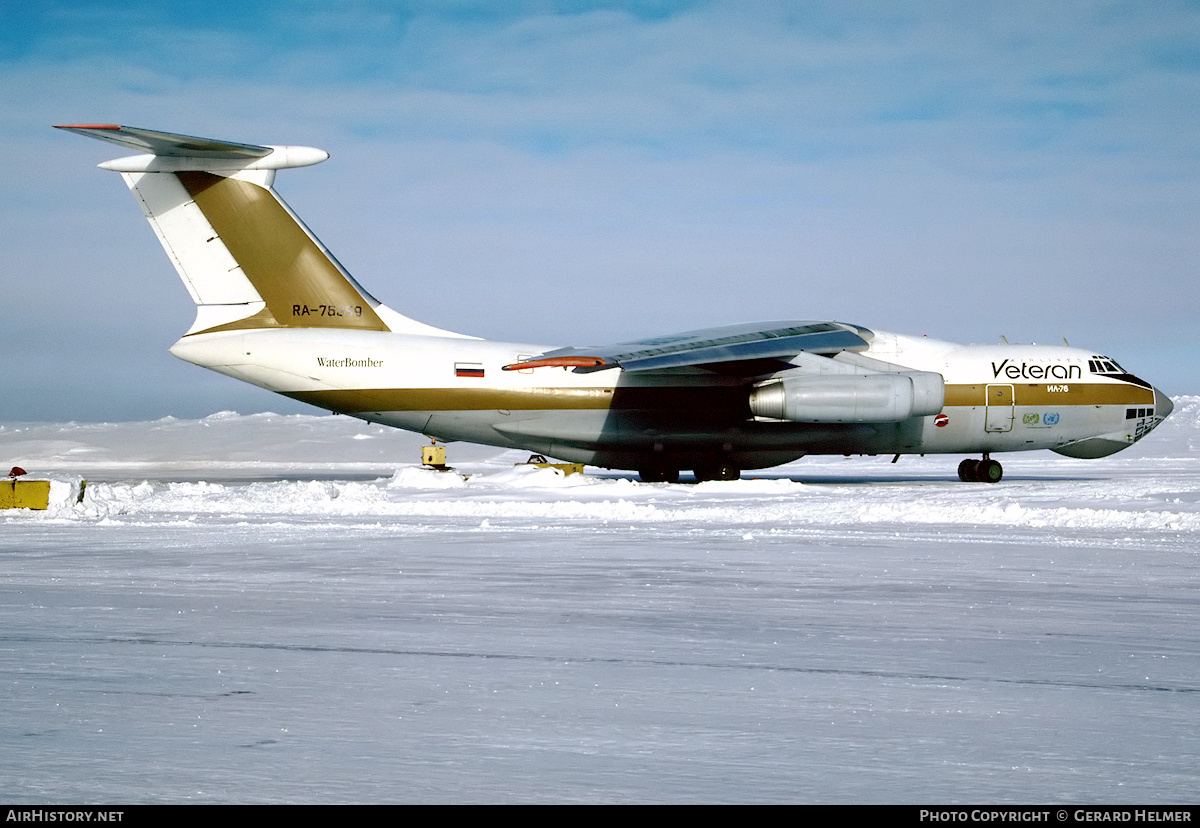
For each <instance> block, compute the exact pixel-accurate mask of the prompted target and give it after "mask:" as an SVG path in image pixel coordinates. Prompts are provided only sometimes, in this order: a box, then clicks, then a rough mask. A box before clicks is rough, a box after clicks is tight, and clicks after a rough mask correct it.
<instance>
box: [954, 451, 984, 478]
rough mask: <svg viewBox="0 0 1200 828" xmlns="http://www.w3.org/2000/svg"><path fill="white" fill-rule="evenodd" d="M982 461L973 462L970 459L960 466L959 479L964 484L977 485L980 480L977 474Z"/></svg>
mask: <svg viewBox="0 0 1200 828" xmlns="http://www.w3.org/2000/svg"><path fill="white" fill-rule="evenodd" d="M980 462H981V461H979V460H972V459H971V458H970V457H968V458H967V459H966V460H964V461H962V462H961V463H959V464H958V479H959V480H961V481H962V482H964V483H975V482H977V481H978V480H979V478H978V476H977V474H978V472H979V464H980Z"/></svg>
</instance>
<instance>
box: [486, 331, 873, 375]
mask: <svg viewBox="0 0 1200 828" xmlns="http://www.w3.org/2000/svg"><path fill="white" fill-rule="evenodd" d="M872 335H873V334H872V333H871V331H869V330H867V329H866V328H861V327H858V326H857V325H846V324H843V323H841V322H815V321H807V320H806V321H790V322H767V323H752V324H743V325H727V326H723V327H718V328H705V329H703V330H697V331H685V332H683V333H679V334H673V335H671V336H660V337H653V338H651V339H641V340H636V341H633V342H621V343H617V344H615V345H607V346H603V347H599V348H559V349H557V350H554V351H547V352H546V353H544V354H541V355H540V356H538V357H535V358H533V359H528V360H522V361H521V362H514V363H512V364H511V365H505V366H503V368H504V370H505V371H518V370H523V369H529V368H544V367H562V368H572V369H574V371H575V373H577V374H589V373H592V372H593V371H606V370H609V369H611V368H620V369H621V370H623V371H658V370H663V369H667V368H684V367H688V366H697V365H714V364H718V363H727V362H743V361H750V360H762V359H790V358H792V357H794V356H796V355H797V354H800V353H816V354H835V353H838V352H840V351H857V350H862V349H864V348H866V347H867V345H868V342H869V339H870V337H871V336H872Z"/></svg>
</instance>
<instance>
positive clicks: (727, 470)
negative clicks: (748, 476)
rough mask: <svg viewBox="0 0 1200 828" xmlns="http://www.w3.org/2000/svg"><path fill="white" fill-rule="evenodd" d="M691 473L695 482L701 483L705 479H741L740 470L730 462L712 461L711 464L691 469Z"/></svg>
mask: <svg viewBox="0 0 1200 828" xmlns="http://www.w3.org/2000/svg"><path fill="white" fill-rule="evenodd" d="M692 474H694V475H695V476H696V482H697V483H703V482H704V481H706V480H741V479H742V470H741V469H739V468H738V467H737V466H735V465H733V464H732V463H714V464H712V465H711V466H701V467H700V468H698V469H693V470H692Z"/></svg>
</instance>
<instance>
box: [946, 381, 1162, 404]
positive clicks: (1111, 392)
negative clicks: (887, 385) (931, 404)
mask: <svg viewBox="0 0 1200 828" xmlns="http://www.w3.org/2000/svg"><path fill="white" fill-rule="evenodd" d="M989 385H1005V386H1008V385H1011V386H1012V389H1013V399H1012V401H1011V404H1013V405H1038V406H1046V405H1153V404H1154V391H1153V390H1152V389H1150V388H1142V387H1140V386H1137V385H1132V384H1130V383H1125V382H1119V383H1118V382H1086V383H1085V382H1068V383H1049V384H1047V383H1040V382H1039V383H1034V382H1030V383H1016V382H989V383H980V384H977V385H957V384H956V385H950V384H947V385H946V406H947V407H951V406H976V405H987V404H988V399H987V388H988V386H989ZM1007 404H1009V403H1008V401H1006V402H1005V405H1007Z"/></svg>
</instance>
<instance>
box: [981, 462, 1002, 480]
mask: <svg viewBox="0 0 1200 828" xmlns="http://www.w3.org/2000/svg"><path fill="white" fill-rule="evenodd" d="M1002 477H1004V467H1003V466H1001V465H1000V464H999V463H997V462H996V461H995V460H992V459H987V460H980V461H979V468H978V469H976V470H975V479H976V480H978V481H979V482H980V483H999V482H1000V478H1002Z"/></svg>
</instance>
